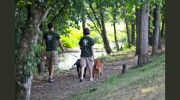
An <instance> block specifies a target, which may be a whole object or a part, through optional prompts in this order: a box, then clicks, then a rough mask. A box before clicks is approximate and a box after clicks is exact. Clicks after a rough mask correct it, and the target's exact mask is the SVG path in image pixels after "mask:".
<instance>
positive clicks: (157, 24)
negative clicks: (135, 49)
mask: <svg viewBox="0 0 180 100" xmlns="http://www.w3.org/2000/svg"><path fill="white" fill-rule="evenodd" d="M155 11H156V12H155V13H156V16H155V18H156V20H155V30H154V32H153V46H152V55H154V54H155V53H157V49H158V44H159V43H158V42H159V41H158V40H159V32H160V31H159V29H160V28H159V27H160V6H159V5H156V10H155Z"/></svg>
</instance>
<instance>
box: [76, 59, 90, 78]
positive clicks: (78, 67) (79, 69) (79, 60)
mask: <svg viewBox="0 0 180 100" xmlns="http://www.w3.org/2000/svg"><path fill="white" fill-rule="evenodd" d="M80 62H81V59H78V60H77V61H76V62H75V63H74V66H75V65H76V68H77V72H78V78H80V77H81V66H80ZM86 70H87V67H85V68H84V75H83V76H84V77H86Z"/></svg>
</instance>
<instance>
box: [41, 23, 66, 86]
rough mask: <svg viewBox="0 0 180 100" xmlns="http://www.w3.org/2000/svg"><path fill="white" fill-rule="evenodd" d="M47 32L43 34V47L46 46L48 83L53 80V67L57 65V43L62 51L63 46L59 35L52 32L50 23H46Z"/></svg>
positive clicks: (52, 27)
mask: <svg viewBox="0 0 180 100" xmlns="http://www.w3.org/2000/svg"><path fill="white" fill-rule="evenodd" d="M48 29H49V32H47V33H45V34H44V35H43V41H42V43H43V47H44V48H46V66H47V67H48V71H49V79H48V81H49V82H50V83H53V82H54V81H55V80H54V79H53V76H54V67H55V66H58V59H59V57H58V50H57V43H58V44H59V46H60V47H61V49H62V52H63V53H64V52H65V50H64V47H63V45H62V42H61V41H60V35H59V34H58V33H56V32H54V26H53V24H52V23H49V24H48Z"/></svg>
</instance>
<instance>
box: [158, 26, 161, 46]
mask: <svg viewBox="0 0 180 100" xmlns="http://www.w3.org/2000/svg"><path fill="white" fill-rule="evenodd" d="M159 30H160V29H159ZM159 33H160V31H159ZM158 49H162V45H161V34H159V38H158Z"/></svg>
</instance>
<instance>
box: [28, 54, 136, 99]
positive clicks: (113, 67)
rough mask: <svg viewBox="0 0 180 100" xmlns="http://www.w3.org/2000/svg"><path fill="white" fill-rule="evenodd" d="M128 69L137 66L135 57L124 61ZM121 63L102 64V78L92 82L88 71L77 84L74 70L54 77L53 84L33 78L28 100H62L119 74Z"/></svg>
mask: <svg viewBox="0 0 180 100" xmlns="http://www.w3.org/2000/svg"><path fill="white" fill-rule="evenodd" d="M126 63H127V66H128V68H130V67H132V66H135V65H136V64H137V57H129V58H127V59H126ZM121 70H122V61H119V60H117V59H116V60H113V61H112V62H110V63H106V62H105V64H104V69H103V77H102V78H101V79H95V80H94V81H93V82H91V81H89V76H88V71H87V77H86V78H85V79H84V81H83V82H81V83H80V82H79V78H78V76H77V72H76V68H73V69H72V70H70V71H68V72H65V73H61V72H60V73H59V74H56V75H55V76H54V79H55V80H56V82H55V83H48V81H47V79H48V77H43V78H42V77H41V78H38V77H35V78H34V80H33V84H32V90H31V97H30V100H62V99H63V100H64V99H65V98H66V97H68V96H70V95H72V94H74V93H75V92H76V91H78V90H79V89H80V88H84V87H87V86H88V85H91V84H93V83H98V82H101V81H102V80H103V79H105V78H107V77H108V76H109V75H111V74H114V73H121Z"/></svg>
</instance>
